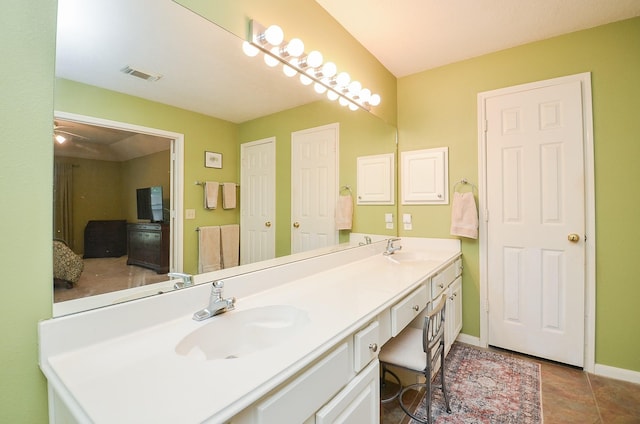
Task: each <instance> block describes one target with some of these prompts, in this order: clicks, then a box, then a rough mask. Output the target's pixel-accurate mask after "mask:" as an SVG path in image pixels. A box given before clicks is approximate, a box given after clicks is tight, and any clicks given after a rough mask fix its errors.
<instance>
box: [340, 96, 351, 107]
mask: <svg viewBox="0 0 640 424" xmlns="http://www.w3.org/2000/svg"><path fill="white" fill-rule="evenodd" d="M338 103H340V106H346V105H348V104H349V100H347V99H346V98H344V97H340V98H339V99H338Z"/></svg>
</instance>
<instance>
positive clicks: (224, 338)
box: [175, 305, 309, 360]
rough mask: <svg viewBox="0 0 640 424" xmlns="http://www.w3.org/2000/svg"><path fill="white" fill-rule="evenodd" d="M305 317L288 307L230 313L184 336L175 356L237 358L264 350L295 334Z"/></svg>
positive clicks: (305, 320) (301, 326) (214, 358)
mask: <svg viewBox="0 0 640 424" xmlns="http://www.w3.org/2000/svg"><path fill="white" fill-rule="evenodd" d="M308 323H309V316H308V315H307V313H306V312H305V311H303V310H301V309H298V308H295V307H293V306H289V305H273V306H264V307H260V308H253V309H247V310H244V311H239V310H235V311H230V312H226V313H224V314H221V315H218V316H215V317H213V318H210V322H208V323H207V324H205V325H204V326H202V327H200V328H198V329H197V330H195V331H193V332H191V333H190V334H188V335H187V336H185V337H184V338H183V339H182V340H181V341H180V343H178V345H177V346H176V349H175V350H176V353H177V354H178V355H182V356H187V357H190V358H195V359H200V360H219V359H234V358H241V357H243V356H246V355H249V354H251V353H254V352H256V351H259V350H262V349H267V348H269V347H273V346H276V345H278V344H279V343H282V342H283V341H285V340H287V339H289V338H291V337H292V336H294V335H296V334H299V333H300V332H301V331H302V330H303V329H304V328H305V327H306V326H307V324H308Z"/></svg>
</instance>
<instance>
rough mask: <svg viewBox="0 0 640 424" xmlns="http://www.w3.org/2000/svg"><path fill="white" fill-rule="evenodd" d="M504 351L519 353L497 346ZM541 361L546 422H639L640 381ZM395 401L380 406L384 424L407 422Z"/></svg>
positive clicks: (531, 359) (539, 360)
mask: <svg viewBox="0 0 640 424" xmlns="http://www.w3.org/2000/svg"><path fill="white" fill-rule="evenodd" d="M494 351H497V352H500V353H502V354H504V355H518V354H516V353H511V352H505V351H502V350H498V349H494ZM519 356H520V357H522V358H524V359H526V360H529V361H534V362H537V363H540V364H541V368H540V373H541V383H542V413H543V417H544V424H564V423H567V424H596V423H602V424H609V423H613V424H640V384H633V383H628V382H625V381H619V380H613V379H610V378H605V377H600V376H597V375H594V374H589V373H586V372H583V371H582V370H580V369H576V368H573V367H569V366H565V365H561V364H557V363H553V362H548V361H545V360H541V359H537V358H530V357H527V356H522V355H519ZM409 421H410V420H409V419H408V417H407V416H406V415H405V414H404V413H403V412H402V411H401V410H400V408H399V407H398V406H397V403H396V402H391V403H389V404H386V405H383V407H382V408H381V423H382V424H408V423H409Z"/></svg>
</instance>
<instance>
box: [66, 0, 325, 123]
mask: <svg viewBox="0 0 640 424" xmlns="http://www.w3.org/2000/svg"><path fill="white" fill-rule="evenodd" d="M226 1H232V0H226ZM56 43H57V45H56V76H58V77H61V78H65V79H69V80H73V81H79V82H82V83H85V84H89V85H94V86H97V87H102V88H106V89H109V90H113V91H117V92H122V93H127V94H130V95H133V96H138V97H142V98H145V99H149V100H153V101H157V102H160V103H165V104H169V105H173V106H176V107H179V108H182V109H186V110H190V111H195V112H199V113H203V114H206V115H209V116H214V117H218V118H221V119H224V120H227V121H231V122H236V123H240V122H244V121H247V120H250V119H254V118H256V117H260V116H264V115H268V114H270V113H274V112H277V111H281V110H285V109H289V108H293V107H296V106H300V105H302V104H305V103H308V102H311V101H314V100H318V99H319V98H322V96H320V95H318V94H317V93H315V92H314V91H313V90H301V89H299V86H300V83H298V82H297V81H296V80H295V79H292V78H286V77H284V75H283V73H282V71H281V70H280V69H278V68H273V69H271V68H267V67H266V66H265V64H264V62H263V61H262V59H261V58H260V57H254V58H249V57H247V56H245V55H244V53H242V48H241V40H240V39H239V38H238V37H236V36H235V35H233V34H231V33H229V32H227V31H225V30H223V29H221V28H220V27H218V26H216V25H214V24H212V23H211V22H209V21H207V20H205V19H203V18H201V17H200V16H198V15H197V14H195V13H193V12H191V11H189V10H187V9H185V8H183V7H182V6H180V5H178V4H176V3H174V2H172V1H171V0H92V1H86V0H58V32H57V39H56ZM125 66H131V67H133V68H136V69H138V70H140V71H143V72H145V73H148V74H160V75H162V78H161V79H160V80H158V81H157V82H149V81H146V80H142V79H139V78H136V77H133V76H130V75H126V74H124V73H122V72H120V70H121V69H122V68H124V67H125ZM296 89H297V90H296Z"/></svg>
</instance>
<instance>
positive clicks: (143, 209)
mask: <svg viewBox="0 0 640 424" xmlns="http://www.w3.org/2000/svg"><path fill="white" fill-rule="evenodd" d="M136 200H137V206H138V219H148V220H149V221H151V222H162V220H163V216H162V186H155V187H146V188H138V189H136Z"/></svg>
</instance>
